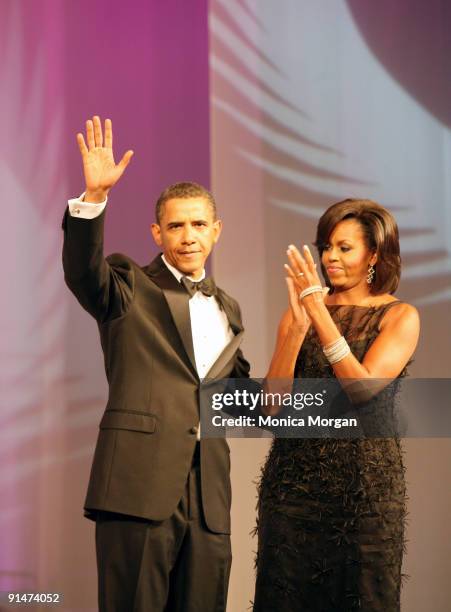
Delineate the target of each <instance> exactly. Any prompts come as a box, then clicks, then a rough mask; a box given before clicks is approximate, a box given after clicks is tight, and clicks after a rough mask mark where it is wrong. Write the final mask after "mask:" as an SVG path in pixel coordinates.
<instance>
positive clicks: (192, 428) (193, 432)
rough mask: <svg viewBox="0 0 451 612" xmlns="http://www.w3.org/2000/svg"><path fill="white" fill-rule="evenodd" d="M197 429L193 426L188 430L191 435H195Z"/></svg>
mask: <svg viewBox="0 0 451 612" xmlns="http://www.w3.org/2000/svg"><path fill="white" fill-rule="evenodd" d="M197 429H198V428H197V427H195V426H194V427H191V429H190V430H189V432H190V433H192V434H197Z"/></svg>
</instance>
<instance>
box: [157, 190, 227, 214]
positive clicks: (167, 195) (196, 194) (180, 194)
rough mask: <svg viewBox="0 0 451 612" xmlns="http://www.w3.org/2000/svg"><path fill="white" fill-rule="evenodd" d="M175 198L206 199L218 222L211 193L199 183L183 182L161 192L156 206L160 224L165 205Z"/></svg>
mask: <svg viewBox="0 0 451 612" xmlns="http://www.w3.org/2000/svg"><path fill="white" fill-rule="evenodd" d="M174 198H183V199H188V198H204V199H205V200H206V201H207V202H208V204H209V205H210V208H211V212H212V213H213V220H214V221H216V219H217V212H216V202H215V199H214V197H213V195H212V194H211V192H210V191H208V189H205V187H202V185H199V184H198V183H192V182H183V183H174V184H173V185H169V187H166V189H165V190H164V191H162V192H161V194H160V196H159V198H158V200H157V203H156V205H155V219H156V222H157V223H158V224H159V223H160V221H161V217H162V216H163V212H164V205H165V204H166V202H168V201H169V200H172V199H174Z"/></svg>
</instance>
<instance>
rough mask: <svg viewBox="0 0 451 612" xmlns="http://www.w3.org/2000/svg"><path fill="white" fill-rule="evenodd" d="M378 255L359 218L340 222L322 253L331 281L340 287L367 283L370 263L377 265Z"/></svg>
mask: <svg viewBox="0 0 451 612" xmlns="http://www.w3.org/2000/svg"><path fill="white" fill-rule="evenodd" d="M376 259H377V257H376V255H375V254H373V253H371V252H370V250H369V249H368V247H367V245H366V242H365V236H364V233H363V230H362V226H361V225H360V223H359V222H358V221H357V220H356V219H345V220H344V221H340V223H337V225H336V226H335V227H334V229H333V230H332V233H331V235H330V237H329V243H328V244H327V245H326V248H325V249H324V251H323V254H322V257H321V261H322V264H323V266H324V269H325V270H326V273H327V276H328V278H329V281H330V284H331V285H332V287H334V288H336V289H351V288H352V287H356V286H357V285H359V284H363V283H365V286H367V285H366V278H367V274H368V266H369V265H370V264H373V265H374V264H375V263H376Z"/></svg>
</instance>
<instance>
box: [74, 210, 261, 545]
mask: <svg viewBox="0 0 451 612" xmlns="http://www.w3.org/2000/svg"><path fill="white" fill-rule="evenodd" d="M104 220H105V211H104V212H103V213H102V214H101V215H100V216H99V217H97V218H96V219H90V220H86V219H79V218H76V217H71V216H70V214H69V213H68V211H67V210H66V214H65V216H64V219H63V229H64V247H63V266H64V274H65V280H66V283H67V285H68V286H69V288H70V289H71V291H72V292H73V293H74V294H75V296H76V297H77V299H78V301H79V302H80V304H81V305H82V306H83V308H85V309H86V310H87V311H88V312H89V313H90V314H91V315H92V316H93V317H95V319H96V321H97V323H98V327H99V332H100V341H101V344H102V349H103V354H104V361H105V371H106V376H107V379H108V383H109V396H108V403H107V406H106V410H105V412H104V415H103V417H102V419H101V422H100V426H99V435H98V439H97V445H96V449H95V454H94V460H93V464H92V469H91V476H90V480H89V486H88V493H87V497H86V502H85V514H86V515H87V516H88V517H89V518H93V519H95V515H96V511H97V510H106V511H111V512H119V513H123V514H128V515H132V516H136V517H143V518H147V519H151V520H158V521H160V520H163V519H166V518H168V517H169V516H170V515H171V514H172V513H173V512H174V511H175V509H176V507H177V505H178V502H179V500H180V498H181V497H182V495H183V492H184V487H185V483H186V479H187V476H188V472H189V470H190V467H191V461H192V456H193V451H194V447H195V444H196V434H197V427H198V423H199V389H200V384H201V381H200V380H199V377H198V374H197V371H196V367H195V361H194V350H193V341H192V335H191V324H190V316H189V305H188V300H189V295H188V294H187V292H186V290H185V288H184V287H183V286H182V285H181V284H180V283H179V282H178V281H177V279H176V278H175V277H174V275H173V274H172V273H171V272H170V271H169V270H168V268H167V267H166V266H165V264H164V262H163V261H162V260H161V255H160V256H158V257H157V258H156V259H154V260H153V262H152V263H151V264H150V265H148V266H147V267H143V268H142V267H140V266H138V265H137V264H136V263H135V262H134V261H133V260H131V259H130V258H129V257H127V256H125V255H122V254H118V253H116V254H113V255H110V256H109V257H107V258H104V256H103V226H104ZM218 299H219V301H220V304H221V305H222V307H223V309H224V311H225V313H226V315H227V317H228V320H229V322H230V326H231V328H232V330H233V332H234V334H235V336H234V338H233V339H232V341H231V342H230V343H229V344H228V345H227V346H226V348H225V349H224V351H223V352H222V354H221V355H220V356H219V357H218V359H217V361H216V362H215V363H214V364H213V366H212V368H211V369H210V371H209V373H208V375H207V377H208V378H213V379H215V378H238V377H248V376H249V364H248V362H247V361H246V360H245V359H244V357H243V355H242V353H241V351H240V349H239V345H240V342H241V340H242V336H243V327H242V323H241V315H240V309H239V306H238V303H237V302H236V301H235V300H234V299H233V298H231V297H230V296H228V295H227V294H226V293H225V292H224V291H222V290H220V289H218ZM229 472H230V458H229V447H228V444H227V442H226V441H225V440H223V439H205V440H202V441H201V483H202V504H203V508H204V515H205V520H206V523H207V526H208V528H209V529H210V530H211V531H214V532H217V533H230V503H231V488H230V478H229Z"/></svg>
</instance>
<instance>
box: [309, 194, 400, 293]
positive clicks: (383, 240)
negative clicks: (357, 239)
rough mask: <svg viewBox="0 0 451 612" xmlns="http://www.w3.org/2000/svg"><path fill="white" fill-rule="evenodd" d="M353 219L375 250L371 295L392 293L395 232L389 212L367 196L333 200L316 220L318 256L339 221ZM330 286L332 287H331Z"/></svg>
mask: <svg viewBox="0 0 451 612" xmlns="http://www.w3.org/2000/svg"><path fill="white" fill-rule="evenodd" d="M345 219H356V221H358V222H359V223H360V225H361V227H362V230H363V233H364V236H365V241H366V244H367V246H368V248H369V249H370V251H371V252H375V253H377V262H376V264H375V266H374V269H375V275H374V278H373V282H372V283H371V285H370V292H371V293H372V294H374V295H377V294H381V293H394V292H395V291H396V289H397V287H398V284H399V279H400V277H401V257H400V254H399V232H398V226H397V224H396V221H395V219H394V217H393V215H392V214H391V213H390V212H389V211H388V210H387V209H385V208H384V207H383V206H381V205H380V204H377V203H376V202H373V201H371V200H359V199H352V198H348V199H347V200H343V201H341V202H337V203H336V204H333V205H332V206H330V208H328V209H327V210H326V212H325V213H324V214H323V215H322V217H321V218H320V220H319V221H318V228H317V231H316V240H315V243H314V244H315V246H316V247H317V249H318V252H319V255H320V257H322V254H323V251H324V249H325V247H326V246H327V244H328V242H329V238H330V235H331V233H332V231H333V229H334V228H335V226H336V225H337V223H340V221H344V220H345ZM321 270H322V273H323V276H324V278H325V280H326V284H327V286H328V287H331V285H330V283H329V279H328V277H327V273H326V270H325V269H324V266H323V264H322V263H321ZM331 288H332V287H331Z"/></svg>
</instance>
